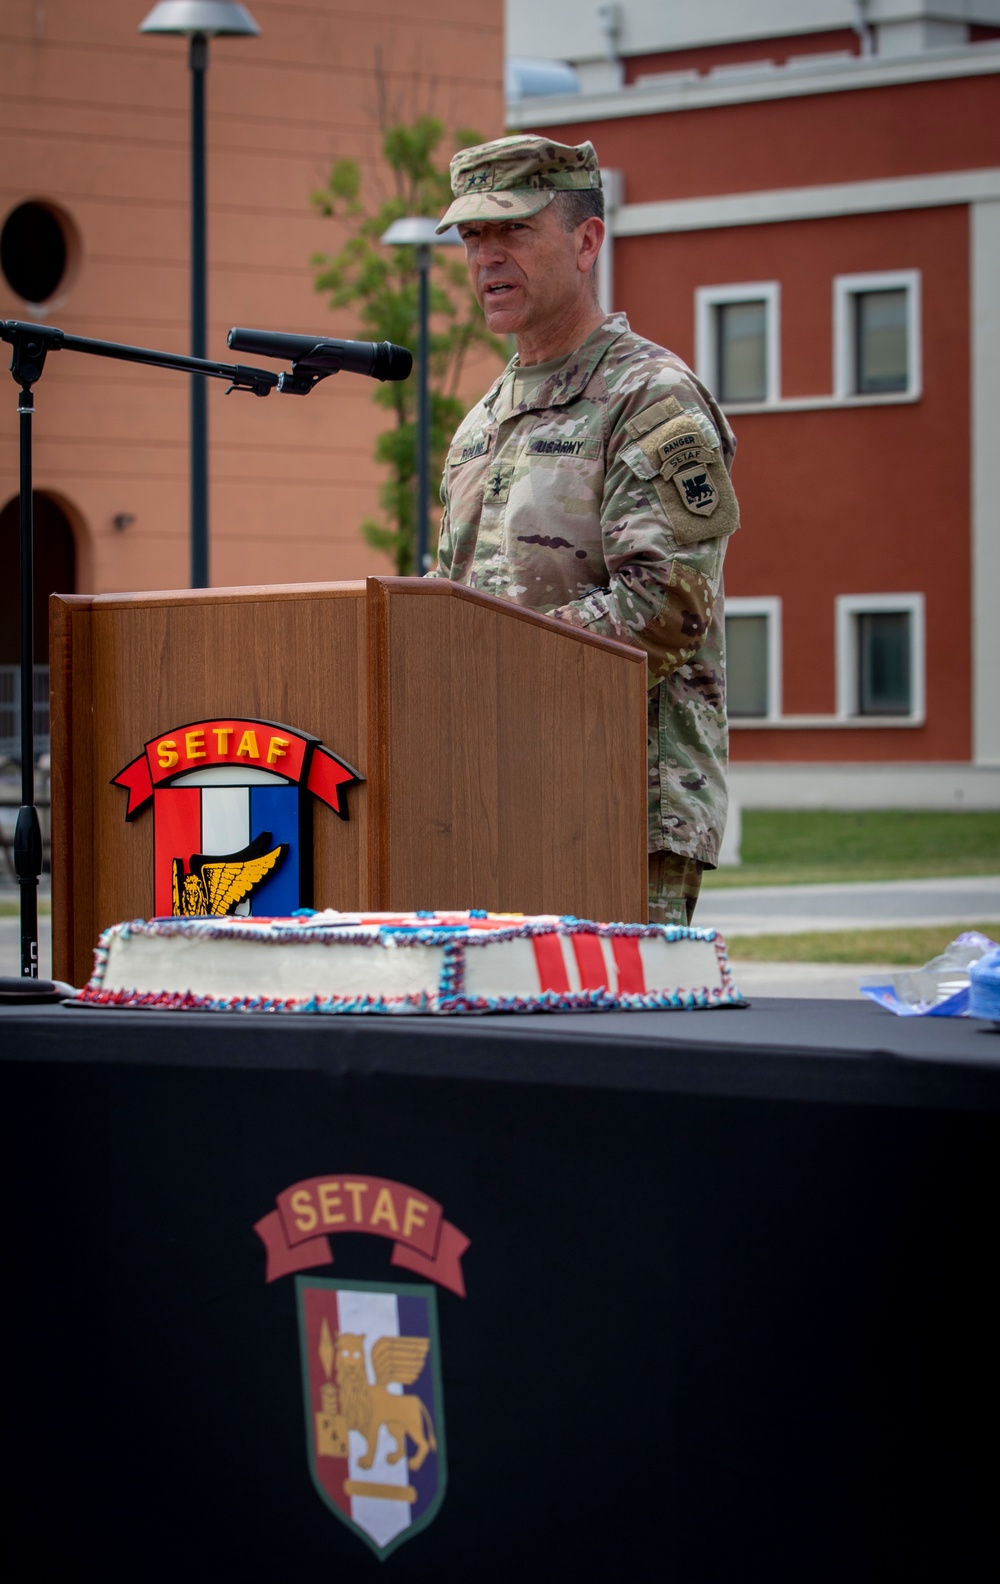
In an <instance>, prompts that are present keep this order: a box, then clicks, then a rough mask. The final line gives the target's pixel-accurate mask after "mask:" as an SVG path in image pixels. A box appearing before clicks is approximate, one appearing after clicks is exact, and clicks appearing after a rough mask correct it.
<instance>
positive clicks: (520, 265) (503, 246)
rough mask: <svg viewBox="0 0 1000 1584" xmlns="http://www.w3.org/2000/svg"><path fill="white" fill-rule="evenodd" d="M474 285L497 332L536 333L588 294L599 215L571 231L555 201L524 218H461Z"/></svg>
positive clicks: (600, 228) (600, 227) (600, 230)
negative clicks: (464, 221)
mask: <svg viewBox="0 0 1000 1584" xmlns="http://www.w3.org/2000/svg"><path fill="white" fill-rule="evenodd" d="M458 230H459V235H460V236H461V238H462V241H463V242H464V243H465V255H466V258H467V260H468V264H469V274H470V276H471V278H472V287H473V290H474V291H475V294H476V297H477V298H478V301H479V305H480V307H481V308H482V310H483V313H484V315H485V316H486V323H487V325H488V327H489V329H490V330H492V331H493V333H494V335H512V336H514V337H523V336H529V337H530V336H532V335H533V334H534V333H536V332H537V331H538V330H539V329H540V328H542V327H544V326H546V325H550V324H552V323H553V322H555V321H558V320H559V319H560V318H562V317H563V316H565V314H566V313H567V312H568V311H571V310H572V308H573V305H574V304H575V303H576V302H577V301H578V300H579V299H580V298H581V296H582V295H584V294H589V292H590V290H591V287H590V282H589V278H588V277H589V275H590V271H591V270H592V269H593V265H594V261H595V259H596V256H597V251H598V249H599V248H600V244H601V239H602V238H603V235H604V227H603V225H602V224H601V222H600V221H599V220H588V221H586V222H584V224H583V225H580V226H577V227H576V230H575V231H567V230H566V229H565V227H564V226H563V225H562V224H561V222H560V220H559V218H558V215H557V214H556V213H555V212H554V208H553V206H552V205H550V206H549V207H548V208H546V209H542V210H540V211H539V213H538V214H536V215H529V216H528V218H527V219H524V220H499V221H494V220H489V221H486V220H484V221H481V222H480V221H476V222H475V223H469V224H464V223H463V224H462V225H460V226H459V228H458Z"/></svg>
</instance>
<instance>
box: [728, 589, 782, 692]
mask: <svg viewBox="0 0 1000 1584" xmlns="http://www.w3.org/2000/svg"><path fill="white" fill-rule="evenodd" d="M726 709H727V713H728V715H729V717H730V719H731V720H752V719H758V720H762V719H763V720H767V719H774V718H776V717H777V716H779V715H780V714H781V601H780V600H779V599H742V598H733V599H727V600H726Z"/></svg>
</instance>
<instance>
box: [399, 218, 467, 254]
mask: <svg viewBox="0 0 1000 1584" xmlns="http://www.w3.org/2000/svg"><path fill="white" fill-rule="evenodd" d="M437 224H438V222H437V221H436V220H435V219H434V217H433V215H407V216H405V218H404V219H402V220H394V221H393V222H392V225H391V226H390V227H389V229H388V231H383V233H382V237H381V240H382V241H383V242H384V243H385V245H386V246H387V247H461V246H462V239H461V237H460V236H459V234H458V232H457V230H456V229H455V227H454V226H449V228H448V230H447V231H445V232H444V233H443V234H442V235H441V236H438V234H437V230H436V227H437Z"/></svg>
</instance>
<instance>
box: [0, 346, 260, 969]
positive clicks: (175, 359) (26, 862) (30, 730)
mask: <svg viewBox="0 0 1000 1584" xmlns="http://www.w3.org/2000/svg"><path fill="white" fill-rule="evenodd" d="M0 340H2V341H9V342H10V344H11V346H12V348H13V355H12V357H11V360H10V371H11V374H12V375H13V376H14V381H15V383H16V384H17V385H19V386H20V395H19V396H18V404H17V413H18V418H19V420H20V441H21V447H20V452H21V455H20V490H21V525H20V539H21V807H20V808H19V809H18V813H17V825H16V827H15V831H14V872H15V874H16V876H17V883H18V886H19V888H20V914H21V977H22V979H37V978H38V878H39V875H40V874H41V872H42V833H41V827H40V826H39V823H38V810H37V809H36V807H35V697H34V694H35V690H34V659H35V656H34V630H33V629H34V569H33V564H32V563H33V555H34V513H33V501H32V493H31V491H32V481H31V473H32V460H31V441H32V419H33V417H34V412H35V402H34V395H33V392H32V386H33V385H35V384H37V382H38V380H39V379H40V378H41V374H42V369H43V367H44V365H45V359H46V356H47V355H48V353H49V352H63V351H65V352H89V353H92V354H93V355H94V356H95V357H107V358H117V359H119V360H121V361H122V362H126V363H148V364H151V365H152V366H153V367H154V368H167V369H178V370H180V371H181V372H182V373H186V374H204V375H205V376H206V377H207V378H209V379H227V380H229V381H230V385H229V390H230V391H233V390H245V391H252V392H253V394H254V395H255V396H267V395H268V394H269V393H270V392H271V391H272V390H273V389H274V388H275V386H277V384H278V382H279V380H280V379H281V375H280V374H272V373H271V371H270V370H269V369H258V368H246V367H244V366H243V365H242V364H240V363H213V362H211V361H210V360H209V359H207V358H194V357H182V356H180V355H178V354H177V353H174V352H156V351H153V350H151V349H150V348H149V347H136V346H125V345H122V344H121V343H119V342H116V341H93V340H91V339H89V337H87V336H74V335H67V334H66V333H65V332H64V331H62V330H57V329H56V328H55V326H54V325H36V324H24V323H22V322H21V321H20V320H17V319H7V320H5V321H3V322H2V324H0ZM227 395H228V392H227Z"/></svg>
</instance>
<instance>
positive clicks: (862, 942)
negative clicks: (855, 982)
mask: <svg viewBox="0 0 1000 1584" xmlns="http://www.w3.org/2000/svg"><path fill="white" fill-rule="evenodd" d="M966 927H967V928H968V929H976V930H979V931H980V933H981V934H983V935H988V936H989V937H990V939H991V940H995V941H1000V923H994V924H969V925H967V926H966ZM961 933H962V931H961V930H960V929H959V928H958V927H957V926H956V925H954V924H938V925H935V926H934V927H933V928H929V929H872V930H865V929H859V930H814V931H813V930H810V931H809V932H807V933H804V934H802V935H731V936H727V937H726V943H727V945H728V947H729V955H730V957H731V958H732V960H733V962H734V963H736V962H741V961H742V962H788V963H799V962H802V963H878V964H879V965H880V966H881V965H882V964H883V963H891V964H892V965H893V966H894V967H899V968H920V967H922V966H923V964H924V963H925V962H929V961H930V959H931V958H932V957H937V956H938V954H939V953H940V952H943V951H944V949H945V947H946V946H947V945H948V944H949V943H950V942H951V941H953V940H954V939H955V936H956V935H959V934H961Z"/></svg>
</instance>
